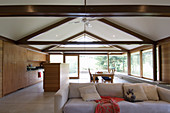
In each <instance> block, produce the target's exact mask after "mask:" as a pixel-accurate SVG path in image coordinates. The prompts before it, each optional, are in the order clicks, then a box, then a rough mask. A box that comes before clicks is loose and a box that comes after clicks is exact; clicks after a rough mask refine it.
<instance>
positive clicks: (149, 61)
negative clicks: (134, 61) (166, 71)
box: [142, 49, 153, 79]
mask: <svg viewBox="0 0 170 113" xmlns="http://www.w3.org/2000/svg"><path fill="white" fill-rule="evenodd" d="M142 59H143V77H146V78H151V79H153V57H152V49H149V50H145V51H143V52H142Z"/></svg>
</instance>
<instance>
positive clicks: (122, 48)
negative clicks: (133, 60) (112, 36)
mask: <svg viewBox="0 0 170 113" xmlns="http://www.w3.org/2000/svg"><path fill="white" fill-rule="evenodd" d="M113 46H114V47H117V48H119V49H121V50H125V51H128V50H127V49H125V48H124V47H121V46H119V45H113Z"/></svg>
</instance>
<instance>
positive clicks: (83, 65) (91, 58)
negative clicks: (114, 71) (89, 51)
mask: <svg viewBox="0 0 170 113" xmlns="http://www.w3.org/2000/svg"><path fill="white" fill-rule="evenodd" d="M107 66H108V62H107V55H80V72H81V73H84V72H88V71H87V70H88V68H90V71H91V72H92V73H94V72H97V71H103V72H108V69H107V68H108V67H107Z"/></svg>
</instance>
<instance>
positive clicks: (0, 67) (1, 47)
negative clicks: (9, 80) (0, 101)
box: [0, 40, 3, 98]
mask: <svg viewBox="0 0 170 113" xmlns="http://www.w3.org/2000/svg"><path fill="white" fill-rule="evenodd" d="M2 58H3V41H2V40H0V98H1V97H2V73H3V72H2V71H3V69H2Z"/></svg>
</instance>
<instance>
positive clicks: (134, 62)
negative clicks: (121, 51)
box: [131, 52, 140, 76]
mask: <svg viewBox="0 0 170 113" xmlns="http://www.w3.org/2000/svg"><path fill="white" fill-rule="evenodd" d="M131 74H132V75H135V76H140V52H135V53H132V54H131Z"/></svg>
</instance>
